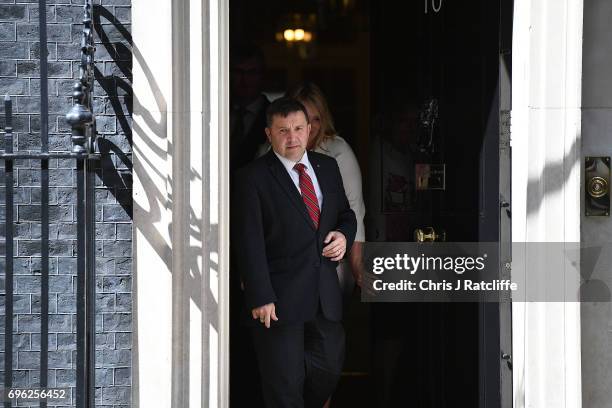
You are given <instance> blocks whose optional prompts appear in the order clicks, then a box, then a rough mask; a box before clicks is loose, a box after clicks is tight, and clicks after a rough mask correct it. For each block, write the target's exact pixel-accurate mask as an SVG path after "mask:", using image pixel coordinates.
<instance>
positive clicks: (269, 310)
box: [251, 303, 278, 329]
mask: <svg viewBox="0 0 612 408" xmlns="http://www.w3.org/2000/svg"><path fill="white" fill-rule="evenodd" d="M251 314H252V315H253V319H259V321H260V322H261V323H264V324H265V325H266V327H267V328H268V329H269V328H270V319H272V320H274V321H278V317H276V310H275V308H274V303H268V304H267V305H263V306H259V307H256V308H255V309H253V310H251Z"/></svg>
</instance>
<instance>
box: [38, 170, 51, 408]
mask: <svg viewBox="0 0 612 408" xmlns="http://www.w3.org/2000/svg"><path fill="white" fill-rule="evenodd" d="M40 167H41V168H40V172H41V174H40V176H41V178H40V209H41V217H40V218H41V225H40V232H41V234H40V245H41V259H40V263H41V265H40V266H41V276H40V282H41V284H40V388H47V376H48V373H47V371H48V367H49V160H48V159H43V160H41V162H40ZM40 407H41V408H46V407H47V400H46V399H41V400H40Z"/></svg>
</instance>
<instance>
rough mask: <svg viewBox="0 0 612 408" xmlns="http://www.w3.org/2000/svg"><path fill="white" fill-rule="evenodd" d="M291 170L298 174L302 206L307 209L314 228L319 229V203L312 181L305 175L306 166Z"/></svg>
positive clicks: (301, 165) (299, 164)
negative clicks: (304, 205)
mask: <svg viewBox="0 0 612 408" xmlns="http://www.w3.org/2000/svg"><path fill="white" fill-rule="evenodd" d="M293 168H294V169H295V170H296V171H297V172H298V173H299V174H300V191H301V192H302V200H304V204H306V208H307V209H308V214H310V218H311V219H312V222H313V223H314V226H315V228H319V218H320V216H321V210H319V201H318V200H317V194H316V193H315V189H314V185H313V184H312V179H311V178H310V176H309V175H308V173H306V166H305V165H303V164H302V163H298V164H296V165H295V166H293Z"/></svg>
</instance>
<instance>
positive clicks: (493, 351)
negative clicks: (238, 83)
mask: <svg viewBox="0 0 612 408" xmlns="http://www.w3.org/2000/svg"><path fill="white" fill-rule="evenodd" d="M468 3H469V4H468ZM468 3H466V2H446V1H443V0H414V1H406V2H377V1H374V0H343V1H336V0H319V1H306V0H302V1H293V2H286V1H282V0H267V1H253V0H231V1H230V2H229V4H230V44H231V45H230V47H241V46H243V45H244V44H247V43H248V44H251V45H253V44H254V45H255V46H256V47H257V49H259V50H260V51H261V57H257V58H261V60H262V61H263V63H262V65H261V67H262V72H261V73H260V74H261V81H262V86H261V87H262V89H261V90H262V91H263V92H264V94H265V95H266V97H267V98H268V99H273V98H275V97H278V96H281V95H283V94H284V93H285V92H286V91H287V90H288V89H290V88H292V87H294V86H296V85H298V84H300V83H304V82H313V83H315V84H316V85H318V86H319V87H320V88H321V90H322V91H323V93H324V94H325V96H326V98H327V102H328V104H329V107H330V110H331V113H332V115H333V119H334V122H335V124H336V129H337V130H338V134H339V135H340V136H341V137H342V138H343V139H344V140H346V141H347V143H348V144H349V145H350V147H351V148H352V150H353V152H354V153H355V155H356V157H357V160H358V163H359V166H360V169H361V174H362V186H363V197H364V202H365V207H366V216H365V220H364V223H365V234H366V241H378V242H407V241H414V240H415V239H423V238H424V237H425V239H436V240H446V241H454V242H478V241H480V242H500V241H504V240H506V239H504V238H503V237H501V235H503V234H504V233H505V232H504V231H503V229H502V227H501V224H500V178H502V177H504V174H503V172H500V158H499V157H500V153H499V148H500V120H499V118H500V111H501V110H503V105H504V103H503V100H504V99H505V98H507V95H503V94H501V92H502V91H500V90H501V89H502V88H503V86H502V84H501V83H500V66H501V65H500V64H502V62H500V61H503V54H504V52H506V54H508V50H505V49H504V48H505V47H506V45H505V44H507V43H508V41H509V38H511V32H512V31H511V24H509V25H508V24H506V23H505V21H507V20H508V19H509V20H510V21H511V19H512V1H511V0H508V1H504V0H501V1H499V2H497V1H490V0H477V1H473V2H468ZM508 33H509V34H508ZM231 54H232V50H231V49H230V55H231ZM500 56H502V58H500ZM230 65H232V64H231V61H230ZM247 65H248V64H247ZM508 66H509V65H508ZM241 69H242V71H240V72H238V73H234V74H235V75H238V76H239V77H240V78H241V80H242V81H245V84H247V85H248V81H249V79H252V77H254V76H256V75H257V74H258V72H257V71H258V69H259V68H258V66H254V67H251V68H249V67H248V66H243V67H242V68H241ZM249 75H251V77H249ZM245 86H246V85H245ZM230 102H231V101H230ZM245 123H247V124H248V125H249V126H251V127H253V126H257V122H256V121H255V120H251V121H246V122H245ZM241 130H242V129H241ZM246 133H247V134H249V132H246ZM508 177H509V175H508ZM234 287H236V286H235V285H234ZM345 292H346V295H345V303H346V305H345V318H344V326H345V330H346V338H347V343H346V347H347V348H346V360H345V365H344V373H343V377H342V379H341V381H340V384H339V386H338V388H337V391H336V393H335V395H334V396H333V398H332V406H339V407H395V406H411V407H428V408H429V407H447V406H470V407H477V406H481V407H484V406H503V405H502V400H503V399H505V398H508V397H509V396H502V391H501V390H502V389H503V388H504V386H503V385H500V384H501V383H502V380H501V378H502V376H501V374H500V370H501V369H502V368H501V367H502V360H501V359H500V343H501V338H502V337H504V336H506V337H507V336H509V335H510V328H509V327H502V324H501V323H500V321H508V322H509V319H506V320H504V319H500V310H499V308H498V306H497V305H481V304H474V303H463V304H459V303H447V304H442V303H438V304H425V303H421V304H417V303H405V304H397V303H393V304H366V303H361V301H360V296H359V292H358V291H357V290H353V289H352V286H351V283H350V281H349V283H348V284H347V287H346V291H345ZM239 296H240V294H239V289H238V290H234V289H233V290H232V292H231V294H230V297H231V302H232V304H233V305H234V307H235V305H236V299H238V297H239ZM233 310H234V311H235V310H236V309H233ZM234 315H235V313H234ZM233 320H235V319H233ZM233 320H232V322H233ZM233 327H234V329H233V333H237V330H240V329H239V328H236V327H235V326H233ZM248 341H249V339H248V338H245V337H244V336H240V337H239V338H238V337H236V336H234V335H231V337H230V343H231V347H230V359H231V360H232V364H231V367H233V368H234V371H235V367H240V364H235V362H237V361H246V359H248V353H246V354H245V352H244V351H239V350H241V349H240V347H241V346H240V344H239V343H241V342H248ZM230 377H231V384H230V389H231V390H232V392H231V400H230V404H231V406H232V407H234V408H235V407H241V406H243V405H241V403H242V402H241V401H242V400H241V396H244V395H248V394H249V393H248V391H246V392H245V390H246V389H247V388H245V387H249V386H252V384H250V385H245V384H244V381H243V380H241V379H240V378H238V377H236V376H235V375H234V373H233V374H231V375H230ZM510 377H511V376H510ZM507 381H509V380H507ZM250 403H251V404H252V403H253V401H250ZM408 404H409V405H408ZM249 406H253V405H249Z"/></svg>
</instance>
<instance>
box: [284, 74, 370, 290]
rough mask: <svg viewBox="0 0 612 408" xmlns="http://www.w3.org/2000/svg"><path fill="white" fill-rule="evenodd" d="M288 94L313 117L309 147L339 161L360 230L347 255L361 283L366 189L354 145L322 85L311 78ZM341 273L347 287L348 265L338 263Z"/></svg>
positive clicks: (340, 275) (339, 272)
mask: <svg viewBox="0 0 612 408" xmlns="http://www.w3.org/2000/svg"><path fill="white" fill-rule="evenodd" d="M287 95H288V96H290V97H292V98H295V99H297V100H298V101H299V102H301V103H302V105H304V107H305V108H306V112H307V113H308V118H309V120H310V126H311V131H310V137H309V138H308V146H307V149H308V150H314V151H315V152H318V153H322V154H325V155H328V156H331V157H333V158H335V159H336V161H337V162H338V167H339V168H340V174H341V175H342V183H343V184H344V191H345V192H346V197H347V199H348V201H349V204H350V206H351V210H353V211H354V212H355V216H356V217H357V234H356V235H355V243H354V244H353V246H352V247H351V248H350V252H349V251H347V252H349V255H348V261H349V267H350V270H351V272H352V274H353V278H354V280H355V283H356V284H357V285H358V286H359V287H361V283H362V279H363V274H362V269H363V267H362V263H361V257H362V251H363V242H364V241H365V230H364V224H363V217H364V215H365V204H364V203H363V192H362V187H361V170H360V169H359V163H358V162H357V158H356V157H355V153H353V150H352V149H351V146H349V144H348V143H347V142H346V140H344V139H343V138H342V137H340V136H339V135H338V133H337V132H336V129H335V127H334V120H333V118H332V115H331V112H330V111H329V107H328V105H327V101H326V100H325V96H324V95H323V92H322V91H321V89H320V88H319V87H318V86H316V85H315V84H313V83H311V82H309V83H305V84H302V85H300V86H297V87H295V88H294V89H292V90H291V91H290V92H288V93H287ZM338 269H339V270H338V277H339V279H340V283H341V286H342V287H345V284H346V276H345V269H344V267H343V264H342V263H341V264H340V265H339V267H338Z"/></svg>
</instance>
